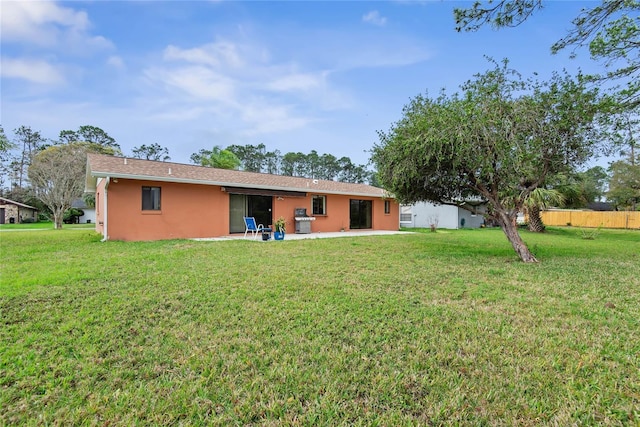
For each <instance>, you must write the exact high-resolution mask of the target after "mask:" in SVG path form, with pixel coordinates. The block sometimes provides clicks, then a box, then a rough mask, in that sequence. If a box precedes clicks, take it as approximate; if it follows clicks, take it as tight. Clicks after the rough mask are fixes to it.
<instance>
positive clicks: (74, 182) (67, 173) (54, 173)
mask: <svg viewBox="0 0 640 427" xmlns="http://www.w3.org/2000/svg"><path fill="white" fill-rule="evenodd" d="M114 151H115V150H114V149H113V148H110V147H104V146H101V145H98V144H92V143H87V142H74V143H70V144H62V145H53V146H50V147H48V148H46V149H44V150H42V151H40V152H39V153H38V154H36V155H35V156H34V158H33V161H32V163H31V165H30V166H29V179H30V180H31V184H32V185H33V189H34V192H35V194H36V197H37V198H38V199H39V200H40V201H42V203H44V204H45V205H46V206H47V207H48V208H49V209H50V210H51V213H52V214H53V222H54V227H55V228H56V229H59V228H62V219H63V215H64V212H65V211H66V210H67V209H69V208H71V203H72V202H73V201H74V200H75V199H77V198H79V197H82V194H83V193H84V185H85V174H86V168H87V153H89V152H93V153H102V154H111V155H113V154H114Z"/></svg>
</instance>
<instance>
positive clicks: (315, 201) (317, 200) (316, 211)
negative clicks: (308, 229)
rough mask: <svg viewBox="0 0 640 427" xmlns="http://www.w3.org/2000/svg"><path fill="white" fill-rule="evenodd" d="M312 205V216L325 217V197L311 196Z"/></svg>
mask: <svg viewBox="0 0 640 427" xmlns="http://www.w3.org/2000/svg"><path fill="white" fill-rule="evenodd" d="M311 202H312V205H313V215H326V214H327V197H326V196H313V197H312V198H311Z"/></svg>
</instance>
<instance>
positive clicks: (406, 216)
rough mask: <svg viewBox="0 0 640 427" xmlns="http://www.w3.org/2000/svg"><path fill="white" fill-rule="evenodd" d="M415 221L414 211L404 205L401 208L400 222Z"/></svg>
mask: <svg viewBox="0 0 640 427" xmlns="http://www.w3.org/2000/svg"><path fill="white" fill-rule="evenodd" d="M412 221H413V211H412V210H411V206H407V205H403V206H400V222H412Z"/></svg>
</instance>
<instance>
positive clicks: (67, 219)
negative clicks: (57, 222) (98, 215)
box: [62, 208, 84, 224]
mask: <svg viewBox="0 0 640 427" xmlns="http://www.w3.org/2000/svg"><path fill="white" fill-rule="evenodd" d="M82 215H84V211H83V210H82V209H77V208H71V209H67V210H66V211H65V212H64V214H63V216H62V221H63V222H64V223H65V224H77V223H78V218H80V217H81V216H82Z"/></svg>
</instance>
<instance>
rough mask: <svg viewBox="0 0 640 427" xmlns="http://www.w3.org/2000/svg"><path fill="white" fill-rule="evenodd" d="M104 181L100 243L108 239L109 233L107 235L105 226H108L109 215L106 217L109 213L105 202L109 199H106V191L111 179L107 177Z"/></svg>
mask: <svg viewBox="0 0 640 427" xmlns="http://www.w3.org/2000/svg"><path fill="white" fill-rule="evenodd" d="M106 181H107V182H105V183H104V207H103V209H104V219H103V220H102V240H101V242H106V241H107V239H108V237H109V233H107V225H108V218H109V215H108V213H109V212H108V211H107V200H108V199H109V198H108V197H107V194H108V191H107V190H108V188H109V182H111V177H109V176H108V177H107V178H106Z"/></svg>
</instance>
